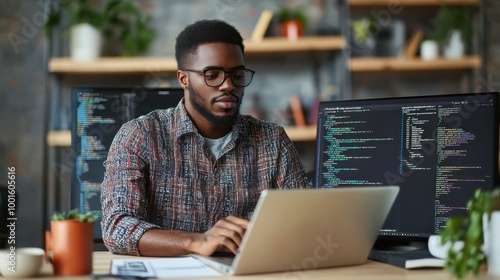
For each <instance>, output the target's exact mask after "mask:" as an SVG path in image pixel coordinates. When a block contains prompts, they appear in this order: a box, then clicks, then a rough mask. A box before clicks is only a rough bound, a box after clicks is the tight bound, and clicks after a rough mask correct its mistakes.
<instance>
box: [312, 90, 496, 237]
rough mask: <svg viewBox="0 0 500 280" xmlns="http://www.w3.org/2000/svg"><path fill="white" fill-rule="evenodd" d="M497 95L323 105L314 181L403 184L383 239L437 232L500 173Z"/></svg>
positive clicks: (325, 185)
mask: <svg viewBox="0 0 500 280" xmlns="http://www.w3.org/2000/svg"><path fill="white" fill-rule="evenodd" d="M498 98H499V97H498V93H470V94H454V95H436V96H415V97H403V98H386V99H364V100H343V101H326V102H320V105H319V114H318V131H317V135H318V137H317V140H316V141H317V146H316V147H317V152H316V159H315V173H316V174H315V186H316V187H317V188H335V187H349V186H351V187H352V186H365V185H371V186H382V185H398V186H400V193H399V196H398V198H397V200H396V202H395V203H394V205H393V208H392V209H391V211H390V213H389V216H388V217H387V219H386V221H385V223H384V225H383V227H382V229H381V230H380V232H379V239H380V238H382V239H398V238H399V239H408V240H410V239H417V240H418V239H421V238H427V237H429V236H430V235H432V234H437V233H439V231H440V230H441V229H442V228H443V227H444V226H445V224H446V220H447V219H448V217H451V216H455V215H464V214H465V211H466V210H465V206H466V203H467V201H468V200H469V199H470V198H472V195H473V193H474V191H475V190H476V189H478V188H481V189H484V190H491V189H492V188H493V187H494V186H495V184H496V183H497V178H498V125H499V124H498V115H499V111H498Z"/></svg>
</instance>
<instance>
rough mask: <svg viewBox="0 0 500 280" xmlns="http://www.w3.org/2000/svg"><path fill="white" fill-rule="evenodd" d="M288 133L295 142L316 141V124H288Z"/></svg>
mask: <svg viewBox="0 0 500 280" xmlns="http://www.w3.org/2000/svg"><path fill="white" fill-rule="evenodd" d="M285 131H286V134H288V137H290V139H291V140H292V141H293V142H303V141H315V140H316V126H315V125H308V126H286V127H285Z"/></svg>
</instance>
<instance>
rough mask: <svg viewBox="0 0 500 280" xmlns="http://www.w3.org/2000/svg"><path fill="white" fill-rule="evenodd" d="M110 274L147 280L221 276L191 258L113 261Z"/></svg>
mask: <svg viewBox="0 0 500 280" xmlns="http://www.w3.org/2000/svg"><path fill="white" fill-rule="evenodd" d="M111 274H114V275H133V276H142V277H148V278H153V277H157V278H190V277H216V276H220V275H221V274H220V273H219V272H218V271H216V270H214V269H212V268H210V267H208V266H207V265H205V264H204V263H202V262H200V261H199V260H197V259H195V258H193V257H178V258H134V259H113V260H112V261H111Z"/></svg>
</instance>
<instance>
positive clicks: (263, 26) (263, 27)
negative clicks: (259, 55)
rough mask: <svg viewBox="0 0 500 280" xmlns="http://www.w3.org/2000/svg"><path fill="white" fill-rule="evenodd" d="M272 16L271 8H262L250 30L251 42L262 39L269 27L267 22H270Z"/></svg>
mask: <svg viewBox="0 0 500 280" xmlns="http://www.w3.org/2000/svg"><path fill="white" fill-rule="evenodd" d="M272 18H273V11H271V10H264V11H262V13H260V17H259V20H258V21H257V24H256V25H255V28H254V29H253V31H252V36H251V37H250V40H251V41H252V42H259V41H261V40H262V39H264V36H265V35H266V31H267V29H268V28H269V24H270V23H271V19H272Z"/></svg>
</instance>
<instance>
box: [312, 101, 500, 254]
mask: <svg viewBox="0 0 500 280" xmlns="http://www.w3.org/2000/svg"><path fill="white" fill-rule="evenodd" d="M489 96H491V97H492V98H493V101H494V112H497V114H496V115H495V120H494V123H495V124H496V125H493V127H492V130H493V137H494V143H497V145H494V147H493V149H494V152H493V154H492V157H493V158H492V159H491V160H492V161H493V182H494V183H493V186H492V187H493V188H494V187H495V186H498V185H499V182H500V181H499V178H500V177H499V170H498V168H499V154H498V153H499V144H498V143H499V120H500V117H499V115H500V114H499V112H500V110H499V106H500V105H499V100H500V95H499V93H498V92H478V93H456V94H443V95H421V96H404V97H387V98H373V99H349V100H333V101H321V102H320V103H319V108H318V112H322V111H323V110H324V108H325V107H332V106H363V105H376V104H384V105H386V104H396V103H400V102H411V101H418V100H422V101H424V100H425V101H426V102H432V101H433V100H436V101H441V100H443V98H446V99H455V98H461V97H463V98H464V100H466V99H467V98H469V99H467V100H469V101H473V100H474V98H481V99H484V98H488V97H489ZM476 100H477V99H476ZM320 118H321V115H320V114H318V122H317V123H318V126H317V130H316V135H317V138H316V152H315V160H314V171H315V174H314V188H320V186H318V181H317V178H318V176H319V174H318V172H319V170H320V168H321V167H320V166H318V165H319V164H320V163H319V153H320V152H321V151H320V147H321V143H322V139H321V137H320V136H321V135H322V133H323V131H322V127H321V126H320V123H321V122H320V121H321V120H320ZM340 187H350V186H340ZM429 236H430V235H429ZM429 236H400V235H381V234H379V235H378V238H377V242H378V243H382V244H385V243H387V244H394V243H399V242H400V243H401V244H406V243H407V242H414V241H415V242H426V241H427V240H428V238H429Z"/></svg>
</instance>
